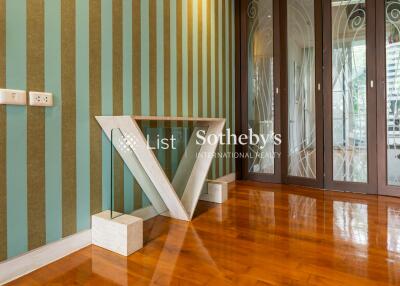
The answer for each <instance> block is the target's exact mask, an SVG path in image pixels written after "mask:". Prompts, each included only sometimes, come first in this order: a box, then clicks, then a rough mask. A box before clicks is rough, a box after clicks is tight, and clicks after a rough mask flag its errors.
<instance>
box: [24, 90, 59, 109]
mask: <svg viewBox="0 0 400 286" xmlns="http://www.w3.org/2000/svg"><path fill="white" fill-rule="evenodd" d="M29 105H31V106H53V94H52V93H49V92H37V91H30V92H29Z"/></svg>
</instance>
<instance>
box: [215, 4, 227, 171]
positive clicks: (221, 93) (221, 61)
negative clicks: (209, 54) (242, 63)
mask: <svg viewBox="0 0 400 286" xmlns="http://www.w3.org/2000/svg"><path fill="white" fill-rule="evenodd" d="M218 38H219V43H218V77H219V79H218V82H219V85H218V89H219V91H218V94H219V97H218V100H219V104H218V114H219V117H223V113H222V104H223V101H222V97H223V96H225V95H224V94H223V89H222V86H223V84H224V82H223V78H222V68H223V66H222V63H223V60H222V41H223V40H224V39H223V38H222V0H218ZM219 147H220V148H219V149H218V152H220V153H222V152H223V148H222V147H223V146H221V145H220V146H219ZM218 160H219V164H218V167H219V170H218V174H217V177H220V176H222V174H223V172H224V170H223V167H224V166H223V165H224V161H223V159H222V158H219V159H218Z"/></svg>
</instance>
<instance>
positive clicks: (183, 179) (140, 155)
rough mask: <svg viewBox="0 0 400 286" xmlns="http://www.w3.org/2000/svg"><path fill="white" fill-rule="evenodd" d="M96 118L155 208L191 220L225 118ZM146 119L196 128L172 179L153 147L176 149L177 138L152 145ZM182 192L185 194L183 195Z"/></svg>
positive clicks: (163, 213) (160, 212)
mask: <svg viewBox="0 0 400 286" xmlns="http://www.w3.org/2000/svg"><path fill="white" fill-rule="evenodd" d="M96 119H97V121H98V123H99V124H100V126H101V128H102V129H103V132H104V133H105V135H106V136H107V137H108V138H109V140H110V141H111V142H112V145H113V147H114V148H115V150H117V152H118V153H119V156H120V157H121V158H122V160H123V161H124V163H125V165H126V166H127V167H128V168H129V170H130V172H131V173H132V175H133V176H134V178H135V179H136V181H137V182H138V184H139V185H140V186H141V188H142V190H143V191H144V193H145V194H146V196H147V198H148V199H149V201H150V202H151V204H152V205H153V207H154V209H155V210H156V211H157V212H158V213H159V214H162V215H166V216H170V217H172V218H176V219H180V220H185V221H190V220H191V219H192V217H193V213H194V211H195V208H196V206H197V202H198V200H199V198H200V195H201V191H202V188H203V185H204V183H205V181H206V179H207V174H208V171H209V169H210V166H211V163H212V160H213V158H214V156H213V154H214V152H215V151H216V148H217V146H218V144H219V140H218V138H219V137H220V136H221V135H222V130H223V128H224V125H225V119H223V118H192V117H157V116H96ZM144 121H145V122H150V123H152V124H156V125H157V126H158V127H160V126H161V127H162V126H171V125H187V126H188V125H190V126H192V127H193V132H192V133H191V136H190V138H189V141H188V144H187V147H186V150H185V152H184V156H182V159H181V161H180V162H179V165H178V168H177V170H176V172H175V174H174V176H173V179H172V181H170V180H169V179H168V176H167V175H166V173H165V170H164V169H163V168H162V166H161V164H160V162H159V161H158V159H157V157H156V155H155V154H154V152H153V150H152V149H153V148H154V146H155V145H157V147H158V148H163V147H167V145H168V148H173V142H174V138H157V139H160V140H158V141H157V142H156V143H155V144H150V142H148V141H149V140H148V139H149V137H148V136H145V135H144V133H143V130H142V129H141V128H140V123H141V122H144ZM163 139H164V141H161V140H163ZM175 140H177V138H175ZM178 193H182V196H181V197H179V196H178Z"/></svg>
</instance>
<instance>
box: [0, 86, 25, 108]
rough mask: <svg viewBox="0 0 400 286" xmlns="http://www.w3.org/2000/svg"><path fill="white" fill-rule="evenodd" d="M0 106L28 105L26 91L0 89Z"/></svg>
mask: <svg viewBox="0 0 400 286" xmlns="http://www.w3.org/2000/svg"><path fill="white" fill-rule="evenodd" d="M0 104H9V105H26V91H25V90H13V89H0Z"/></svg>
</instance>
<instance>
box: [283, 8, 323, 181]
mask: <svg viewBox="0 0 400 286" xmlns="http://www.w3.org/2000/svg"><path fill="white" fill-rule="evenodd" d="M314 21H315V22H314V23H315V24H314V28H315V35H314V36H315V112H316V114H315V117H316V120H315V124H316V126H315V128H316V150H317V151H316V152H317V154H316V178H315V179H310V178H304V177H295V176H289V175H288V159H289V157H288V154H289V146H288V144H289V128H288V126H289V125H288V123H289V122H288V111H289V110H288V108H289V104H288V92H289V91H288V39H287V38H288V35H287V0H283V1H281V35H282V38H281V43H282V49H281V50H282V51H283V53H282V54H283V57H282V59H281V83H282V85H281V91H282V92H281V97H282V98H281V104H282V108H281V114H282V126H284V128H282V130H283V131H282V138H283V141H282V149H283V153H282V177H283V182H284V183H287V184H293V185H302V186H309V187H316V188H323V186H324V156H323V154H324V153H323V152H324V136H323V132H324V129H323V128H324V125H323V116H324V115H323V109H322V108H323V94H322V86H323V85H322V25H321V23H322V2H321V0H314ZM318 85H319V86H320V89H318Z"/></svg>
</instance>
